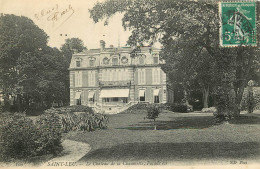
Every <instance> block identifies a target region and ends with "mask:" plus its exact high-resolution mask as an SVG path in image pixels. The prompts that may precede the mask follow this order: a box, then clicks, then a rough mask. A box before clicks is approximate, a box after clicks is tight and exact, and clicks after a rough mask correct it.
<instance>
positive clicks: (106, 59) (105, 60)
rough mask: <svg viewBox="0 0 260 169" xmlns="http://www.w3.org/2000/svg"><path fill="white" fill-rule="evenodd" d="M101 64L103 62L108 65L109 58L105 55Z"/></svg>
mask: <svg viewBox="0 0 260 169" xmlns="http://www.w3.org/2000/svg"><path fill="white" fill-rule="evenodd" d="M103 64H104V65H108V64H109V59H108V58H107V57H105V58H104V59H103Z"/></svg>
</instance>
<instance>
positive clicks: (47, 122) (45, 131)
mask: <svg viewBox="0 0 260 169" xmlns="http://www.w3.org/2000/svg"><path fill="white" fill-rule="evenodd" d="M35 125H36V129H37V133H36V136H35V137H36V138H37V139H36V140H37V142H36V143H37V152H38V154H40V155H44V154H53V155H57V154H58V153H60V152H61V150H62V145H61V134H62V123H61V121H60V118H59V116H58V115H57V114H51V113H45V114H43V115H41V116H40V118H39V119H38V120H37V121H36V123H35Z"/></svg>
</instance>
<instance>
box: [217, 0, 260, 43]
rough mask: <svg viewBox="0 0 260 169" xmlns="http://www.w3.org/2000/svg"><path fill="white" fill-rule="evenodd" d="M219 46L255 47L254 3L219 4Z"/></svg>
mask: <svg viewBox="0 0 260 169" xmlns="http://www.w3.org/2000/svg"><path fill="white" fill-rule="evenodd" d="M219 12H220V17H221V18H220V22H221V28H220V45H221V46H222V47H236V46H256V43H257V39H256V2H220V3H219Z"/></svg>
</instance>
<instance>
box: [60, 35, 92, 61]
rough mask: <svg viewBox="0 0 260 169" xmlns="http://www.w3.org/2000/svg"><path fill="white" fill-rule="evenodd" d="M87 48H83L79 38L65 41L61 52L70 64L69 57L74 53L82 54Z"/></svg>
mask: <svg viewBox="0 0 260 169" xmlns="http://www.w3.org/2000/svg"><path fill="white" fill-rule="evenodd" d="M86 49H87V48H86V47H85V46H84V43H83V41H82V40H81V39H79V38H69V39H66V40H65V43H64V44H63V45H62V46H61V51H62V53H63V55H64V56H65V57H66V60H67V61H68V63H70V60H71V57H72V55H73V54H74V53H79V52H82V51H83V50H86Z"/></svg>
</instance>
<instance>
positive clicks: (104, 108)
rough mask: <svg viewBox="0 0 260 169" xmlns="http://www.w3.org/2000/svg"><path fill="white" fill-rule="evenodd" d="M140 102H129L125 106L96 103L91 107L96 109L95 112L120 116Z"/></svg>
mask: <svg viewBox="0 0 260 169" xmlns="http://www.w3.org/2000/svg"><path fill="white" fill-rule="evenodd" d="M137 103H138V102H137V101H136V102H129V103H127V104H125V105H120V106H119V105H101V104H99V103H96V104H94V105H92V106H91V107H92V108H93V109H94V111H95V112H102V113H105V114H118V113H120V112H122V111H124V110H126V109H128V108H129V107H130V106H132V105H135V104H137Z"/></svg>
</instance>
